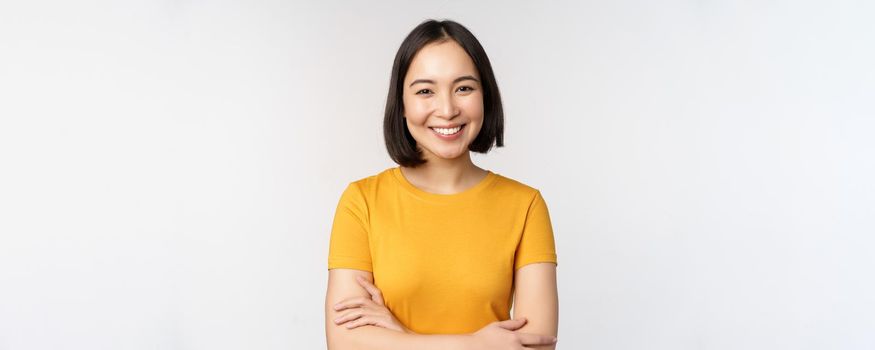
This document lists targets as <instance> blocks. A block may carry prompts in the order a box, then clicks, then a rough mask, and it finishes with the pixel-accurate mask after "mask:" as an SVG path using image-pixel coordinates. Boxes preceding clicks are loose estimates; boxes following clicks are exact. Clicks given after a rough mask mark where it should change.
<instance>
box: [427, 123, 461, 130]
mask: <svg viewBox="0 0 875 350" xmlns="http://www.w3.org/2000/svg"><path fill="white" fill-rule="evenodd" d="M465 124H466V123H463V124H453V125H450V126H434V125H432V126H429V128H441V129H452V128H455V127H457V126H459V125H465Z"/></svg>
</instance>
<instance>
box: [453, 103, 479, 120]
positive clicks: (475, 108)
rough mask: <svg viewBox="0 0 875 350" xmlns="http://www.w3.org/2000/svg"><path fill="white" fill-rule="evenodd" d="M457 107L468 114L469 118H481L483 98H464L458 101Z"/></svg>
mask: <svg viewBox="0 0 875 350" xmlns="http://www.w3.org/2000/svg"><path fill="white" fill-rule="evenodd" d="M459 107H461V108H462V109H463V110H464V111H465V113H467V114H468V115H469V117H470V118H471V119H474V120H482V119H483V99H482V98H471V99H465V100H462V101H460V102H459Z"/></svg>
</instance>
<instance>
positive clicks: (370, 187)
mask: <svg viewBox="0 0 875 350" xmlns="http://www.w3.org/2000/svg"><path fill="white" fill-rule="evenodd" d="M393 170H394V168H386V169H384V170H381V171H380V172H378V173H376V174H372V175H367V176H364V177H359V178H355V179H353V180H352V181H350V182H348V183H347V185H346V189H345V190H344V195H354V196H358V197H362V198H364V197H367V196H368V195H369V194H372V193H374V191H375V190H376V189H377V188H378V187H380V184H386V183H387V182H388V181H391V180H392V178H391V177H392V176H394V175H393Z"/></svg>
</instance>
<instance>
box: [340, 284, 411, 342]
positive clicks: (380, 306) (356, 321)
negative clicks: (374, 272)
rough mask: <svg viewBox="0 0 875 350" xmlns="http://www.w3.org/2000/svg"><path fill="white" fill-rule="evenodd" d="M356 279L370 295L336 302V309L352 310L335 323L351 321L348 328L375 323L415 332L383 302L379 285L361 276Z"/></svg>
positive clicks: (405, 331)
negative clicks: (402, 322) (400, 320)
mask: <svg viewBox="0 0 875 350" xmlns="http://www.w3.org/2000/svg"><path fill="white" fill-rule="evenodd" d="M356 280H357V281H358V283H359V284H360V285H361V286H362V287H364V288H365V290H366V291H368V294H370V297H355V298H350V299H346V300H344V301H341V302H339V303H337V304H334V310H336V311H341V310H346V309H350V311H348V312H346V313H345V314H343V315H341V316H340V317H338V318H336V319H335V320H334V323H336V324H337V325H341V324H343V323H346V322H349V323H347V324H346V328H347V329H353V328H356V327H360V326H365V325H374V326H377V327H383V328H386V329H392V330H396V331H399V332H404V333H411V334H413V331H411V330H410V329H408V328H407V327H405V326H404V325H403V324H401V322H399V321H398V319H397V318H395V315H393V314H392V312H391V311H389V309H388V308H387V307H386V305H385V303H383V293H382V292H380V290H379V289H378V288H377V286H375V285H373V284H372V283H371V282H370V281H368V280H366V279H364V278H363V277H361V276H356Z"/></svg>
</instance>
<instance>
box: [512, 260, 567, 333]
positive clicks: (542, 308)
mask: <svg viewBox="0 0 875 350" xmlns="http://www.w3.org/2000/svg"><path fill="white" fill-rule="evenodd" d="M514 284H515V285H516V287H515V288H516V290H515V291H514V296H513V319H518V318H520V317H525V318H526V319H527V320H528V322H527V323H526V325H525V326H523V327H522V328H520V329H518V330H517V332H522V333H532V334H543V335H549V336H554V337H556V336H557V333H558V332H559V292H558V288H557V287H556V264H554V263H551V262H546V263H532V264H528V265H525V266H523V267H520V268H519V270H517V272H516V273H515V274H514ZM533 348H535V349H544V350H546V349H550V350H553V349H555V348H556V346H555V345H549V346H540V347H533Z"/></svg>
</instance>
